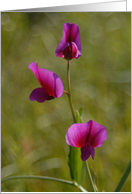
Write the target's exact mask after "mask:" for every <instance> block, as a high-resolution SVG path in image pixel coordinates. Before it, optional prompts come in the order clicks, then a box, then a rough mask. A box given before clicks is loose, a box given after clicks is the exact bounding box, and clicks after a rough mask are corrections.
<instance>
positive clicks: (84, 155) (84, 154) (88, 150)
mask: <svg viewBox="0 0 132 194" xmlns="http://www.w3.org/2000/svg"><path fill="white" fill-rule="evenodd" d="M94 153H95V150H94V148H93V147H92V146H90V145H86V146H83V147H82V148H81V159H82V161H85V160H87V159H88V158H89V157H90V155H91V156H92V159H93V160H94Z"/></svg>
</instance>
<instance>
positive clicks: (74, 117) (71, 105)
mask: <svg viewBox="0 0 132 194" xmlns="http://www.w3.org/2000/svg"><path fill="white" fill-rule="evenodd" d="M67 85H68V98H69V103H70V108H71V112H72V117H73V120H74V123H77V119H76V115H75V110H74V107H73V102H72V96H71V86H70V66H69V61H68V63H67Z"/></svg>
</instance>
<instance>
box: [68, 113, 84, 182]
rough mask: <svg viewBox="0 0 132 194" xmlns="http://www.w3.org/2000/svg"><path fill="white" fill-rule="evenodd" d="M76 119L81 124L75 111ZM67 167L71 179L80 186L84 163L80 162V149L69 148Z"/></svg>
mask: <svg viewBox="0 0 132 194" xmlns="http://www.w3.org/2000/svg"><path fill="white" fill-rule="evenodd" d="M81 112H82V111H81ZM76 119H77V122H78V123H82V119H81V116H80V113H79V111H76ZM68 165H69V167H70V174H71V178H72V179H73V180H74V181H76V182H77V183H78V184H79V185H81V184H82V183H83V180H84V176H85V166H84V162H83V161H82V160H81V148H75V147H72V146H70V152H69V156H68Z"/></svg>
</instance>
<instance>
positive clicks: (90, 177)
mask: <svg viewBox="0 0 132 194" xmlns="http://www.w3.org/2000/svg"><path fill="white" fill-rule="evenodd" d="M84 163H85V168H86V172H87V174H88V177H89V179H90V183H91V187H92V189H93V191H94V192H96V189H95V186H94V183H93V179H92V176H91V173H90V169H89V166H88V163H87V160H86V161H85V162H84Z"/></svg>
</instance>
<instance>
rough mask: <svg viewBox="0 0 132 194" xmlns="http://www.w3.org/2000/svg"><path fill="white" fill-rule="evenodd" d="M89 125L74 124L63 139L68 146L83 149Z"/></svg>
mask: <svg viewBox="0 0 132 194" xmlns="http://www.w3.org/2000/svg"><path fill="white" fill-rule="evenodd" d="M89 129H90V125H89V124H87V123H75V124H73V125H71V126H70V128H69V129H68V130H67V133H66V136H65V139H66V142H67V144H68V145H70V146H74V147H83V146H84V145H85V144H86V141H87V137H88V134H89Z"/></svg>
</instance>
